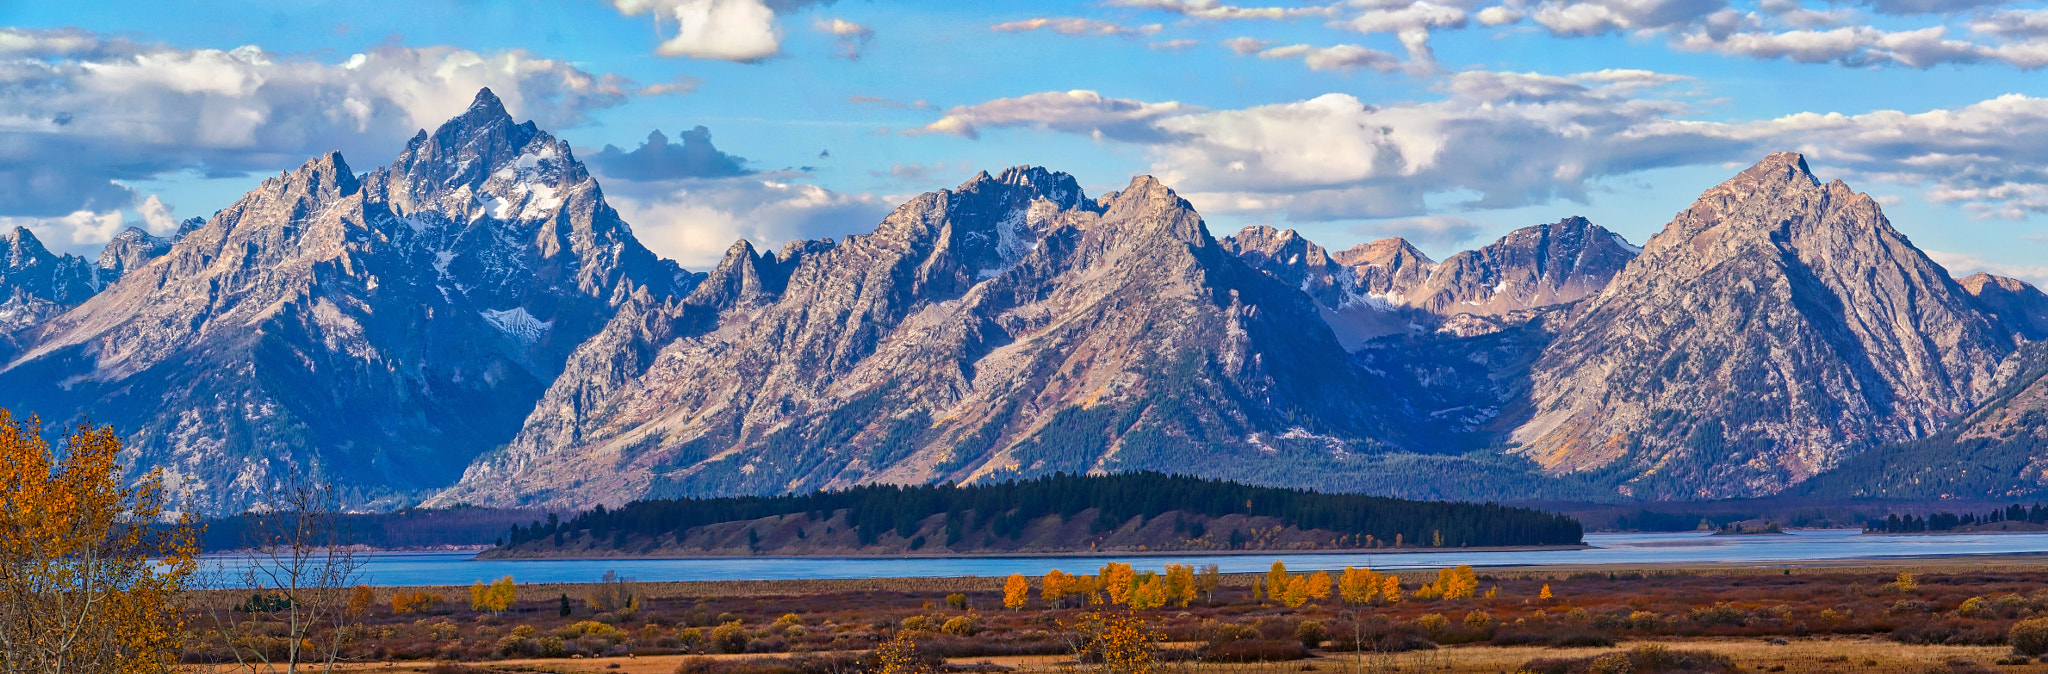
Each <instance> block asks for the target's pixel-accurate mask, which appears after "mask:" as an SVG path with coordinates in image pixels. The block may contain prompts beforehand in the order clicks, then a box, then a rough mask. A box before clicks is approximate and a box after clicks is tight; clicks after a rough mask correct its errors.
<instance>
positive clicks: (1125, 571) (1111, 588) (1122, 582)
mask: <svg viewBox="0 0 2048 674" xmlns="http://www.w3.org/2000/svg"><path fill="white" fill-rule="evenodd" d="M1100 577H1101V578H1102V591H1103V593H1105V594H1108V595H1109V603H1110V604H1111V605H1115V606H1128V605H1130V603H1131V585H1132V581H1135V580H1137V573H1136V572H1134V571H1132V570H1131V565H1129V564H1124V563H1122V562H1110V563H1108V564H1104V565H1102V572H1101V576H1100Z"/></svg>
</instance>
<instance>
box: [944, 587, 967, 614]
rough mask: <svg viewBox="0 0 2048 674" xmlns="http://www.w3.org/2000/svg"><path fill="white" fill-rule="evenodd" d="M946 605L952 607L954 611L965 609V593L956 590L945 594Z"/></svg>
mask: <svg viewBox="0 0 2048 674" xmlns="http://www.w3.org/2000/svg"><path fill="white" fill-rule="evenodd" d="M946 605H947V606H951V607H953V610H955V611H965V610H967V595H964V594H960V593H958V592H955V593H953V594H949V595H946Z"/></svg>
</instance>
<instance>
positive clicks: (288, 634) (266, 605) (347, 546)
mask: <svg viewBox="0 0 2048 674" xmlns="http://www.w3.org/2000/svg"><path fill="white" fill-rule="evenodd" d="M340 515H341V512H340V501H339V499H338V498H337V496H336V494H335V493H334V489H333V488H332V487H330V486H325V485H319V484H317V483H314V482H312V481H311V480H308V479H304V477H303V476H302V475H299V474H296V473H294V474H293V475H291V476H289V477H287V479H286V480H285V481H284V484H283V485H281V486H280V487H279V488H278V489H276V490H275V491H273V492H271V493H270V494H269V495H268V497H267V498H266V499H264V500H263V502H262V503H261V505H260V506H259V507H258V508H257V510H256V511H255V512H253V513H251V514H249V515H247V516H245V524H246V527H247V528H246V530H245V544H246V546H247V548H246V549H245V550H244V551H243V552H242V553H241V554H240V555H237V556H234V557H230V558H228V559H229V560H232V562H233V563H234V564H235V565H236V566H238V567H239V568H233V569H231V568H230V565H229V564H228V563H223V564H222V565H220V567H218V573H217V574H216V576H215V578H216V581H217V586H218V587H219V588H220V590H219V591H217V592H215V595H216V596H218V597H220V598H223V599H225V600H226V601H216V602H213V605H212V606H211V607H210V608H211V611H210V613H211V615H212V617H213V622H214V625H215V628H216V633H217V635H218V636H219V637H220V639H221V640H222V642H224V643H223V644H222V645H223V646H225V648H226V649H227V650H228V651H230V652H231V653H233V656H234V665H235V669H236V671H247V672H288V673H292V674H296V673H297V672H299V671H302V670H304V671H323V672H331V671H334V669H335V667H336V665H338V664H340V663H341V662H342V651H343V648H344V647H345V646H346V645H347V644H348V642H349V641H351V640H352V639H353V638H354V637H355V636H356V634H355V632H357V631H358V629H359V624H360V620H361V617H362V616H361V615H359V612H360V611H361V610H362V609H363V608H365V607H362V606H354V605H353V604H352V602H350V593H351V591H352V590H353V589H354V588H355V586H356V585H358V584H359V583H360V582H361V581H362V568H363V561H364V560H363V559H362V558H361V557H359V556H358V552H357V549H356V546H355V545H354V539H353V536H352V535H351V532H350V531H349V529H348V527H347V526H346V525H345V523H344V522H343V520H342V519H341V517H340ZM230 588H232V590H230ZM242 595H246V596H247V600H246V601H242V602H240V603H235V602H234V599H233V598H234V597H236V596H242Z"/></svg>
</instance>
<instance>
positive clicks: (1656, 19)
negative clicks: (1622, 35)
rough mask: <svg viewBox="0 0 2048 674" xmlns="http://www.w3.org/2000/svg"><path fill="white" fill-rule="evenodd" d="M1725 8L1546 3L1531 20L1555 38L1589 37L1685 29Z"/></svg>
mask: <svg viewBox="0 0 2048 674" xmlns="http://www.w3.org/2000/svg"><path fill="white" fill-rule="evenodd" d="M1727 7H1728V3H1727V2H1726V0H1574V1H1559V0H1547V1H1546V2H1543V3H1542V4H1540V5H1538V6H1537V7H1536V10H1535V11H1534V12H1533V13H1532V14H1531V18H1533V19H1534V20H1535V21H1536V23H1538V24H1540V25H1542V26H1543V27H1544V28H1547V29H1549V30H1550V32H1551V33H1553V34H1556V35H1560V36H1589V35H1602V34H1606V33H1613V32H1631V31H1659V30H1667V29H1674V28H1682V27H1687V26H1691V25H1694V24H1697V23H1700V22H1703V21H1705V20H1707V19H1708V18H1709V17H1713V16H1714V15H1716V14H1717V13H1721V12H1722V11H1723V10H1725V9H1727ZM1723 17H1725V18H1724V20H1732V19H1733V18H1734V17H1732V16H1730V15H1726V14H1724V15H1723Z"/></svg>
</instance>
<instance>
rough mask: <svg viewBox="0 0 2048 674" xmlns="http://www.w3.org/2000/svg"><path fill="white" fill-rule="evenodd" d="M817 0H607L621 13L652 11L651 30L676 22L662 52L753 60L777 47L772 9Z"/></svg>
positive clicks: (792, 7) (774, 51)
mask: <svg viewBox="0 0 2048 674" xmlns="http://www.w3.org/2000/svg"><path fill="white" fill-rule="evenodd" d="M813 4H818V0H611V5H612V7H613V8H614V9H617V10H618V11H619V13H620V14H623V15H626V16H635V15H638V14H643V13H645V14H649V15H652V16H653V17H654V27H655V33H656V34H657V35H659V34H660V33H661V31H662V30H663V24H664V23H665V22H667V21H674V22H675V24H674V25H675V31H676V32H675V35H674V36H673V37H668V38H666V39H663V40H662V42H661V44H660V45H659V46H657V47H655V50H654V51H655V53H657V54H660V55H662V56H680V57H686V58H694V59H712V60H719V61H738V62H741V63H752V62H755V61H759V60H762V59H765V58H768V57H771V56H775V55H776V54H779V53H781V52H782V27H781V26H780V25H778V24H777V23H776V12H789V11H793V10H796V9H799V8H802V7H804V6H807V5H813Z"/></svg>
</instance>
